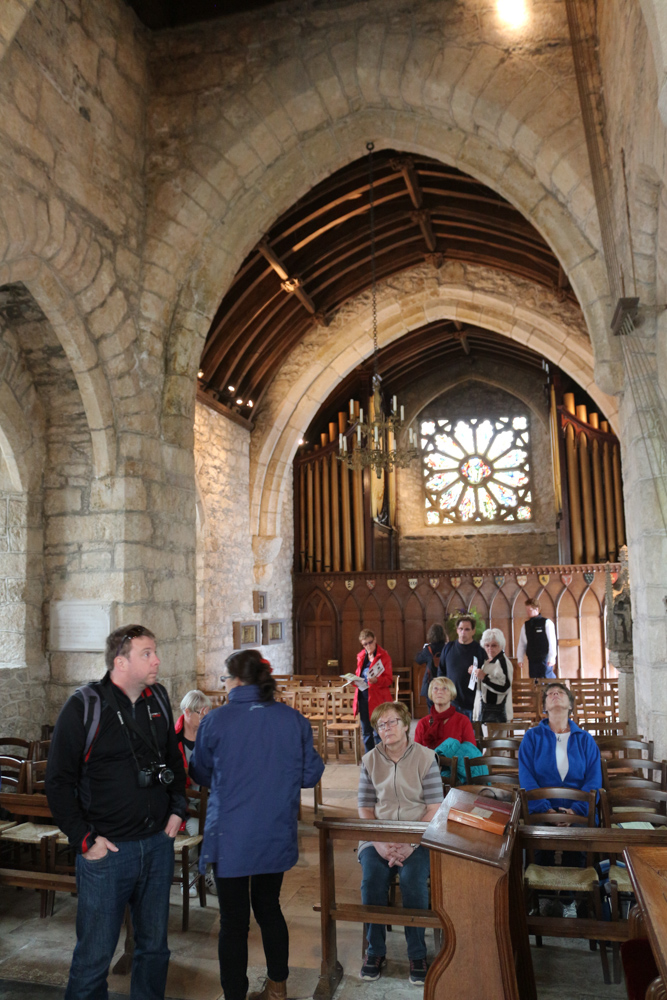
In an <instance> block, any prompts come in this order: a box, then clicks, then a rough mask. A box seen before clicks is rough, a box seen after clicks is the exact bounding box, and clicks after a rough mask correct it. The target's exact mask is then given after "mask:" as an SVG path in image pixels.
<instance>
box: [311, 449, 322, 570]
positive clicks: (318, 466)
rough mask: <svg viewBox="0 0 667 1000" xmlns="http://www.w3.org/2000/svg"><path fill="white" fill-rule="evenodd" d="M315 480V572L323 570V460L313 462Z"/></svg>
mask: <svg viewBox="0 0 667 1000" xmlns="http://www.w3.org/2000/svg"><path fill="white" fill-rule="evenodd" d="M313 466H314V468H313V479H314V480H315V490H314V493H315V503H314V507H315V519H314V520H315V572H316V573H321V572H322V462H321V461H315V462H313Z"/></svg>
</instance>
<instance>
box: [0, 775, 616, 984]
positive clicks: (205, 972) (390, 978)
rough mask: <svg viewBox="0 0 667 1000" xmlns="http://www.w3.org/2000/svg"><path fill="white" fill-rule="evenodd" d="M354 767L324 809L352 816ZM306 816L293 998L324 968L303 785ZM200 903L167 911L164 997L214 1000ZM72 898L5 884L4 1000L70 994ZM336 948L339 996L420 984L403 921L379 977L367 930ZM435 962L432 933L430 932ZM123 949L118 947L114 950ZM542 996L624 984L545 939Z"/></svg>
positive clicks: (352, 896) (0, 977) (213, 913)
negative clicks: (365, 945)
mask: <svg viewBox="0 0 667 1000" xmlns="http://www.w3.org/2000/svg"><path fill="white" fill-rule="evenodd" d="M357 775H358V770H357V768H356V766H355V765H354V764H353V763H331V764H328V765H327V769H326V774H325V777H324V783H323V784H324V811H325V814H326V815H329V816H334V815H335V816H356V801H355V793H356V784H357ZM303 805H304V819H303V822H302V823H301V824H300V857H299V863H298V864H297V866H296V867H295V868H293V869H292V871H291V872H288V873H287V875H286V877H285V882H284V888H283V893H282V897H281V899H282V904H283V910H284V913H285V917H286V919H287V922H288V926H289V930H290V969H291V972H290V979H289V988H288V993H289V996H290V997H291V998H295V1000H305V998H309V997H312V995H313V991H314V989H315V986H316V984H317V980H318V976H319V968H320V960H321V954H320V921H319V914H318V913H315V912H313V905H314V904H315V903H317V901H318V899H319V857H318V850H317V837H316V832H317V831H316V830H315V829H314V828H313V826H312V819H313V810H312V805H313V795H312V792H304V793H303ZM359 882H360V869H359V866H358V863H357V860H356V854H355V852H354V849H353V847H352V846H351V845H348V844H346V843H338V844H337V846H336V893H337V898H338V900H339V901H340V902H359ZM208 901H209V905H208V906H207V907H206V908H204V909H202V908H201V907H200V906H199V902H198V901H197V900H192V901H191V908H190V929H189V931H188V932H187V934H183V933H182V931H181V927H180V925H181V898H180V893H179V890H178V888H177V887H175V888H174V889H173V890H172V900H171V902H172V906H171V917H170V938H169V944H170V948H171V962H170V966H169V979H168V983H167V994H166V995H167V997H169V998H173V1000H218V998H219V997H220V996H221V990H220V982H219V979H218V961H217V933H218V919H217V908H216V899H215V897H213V896H209V897H208ZM75 913H76V900H75V899H72V898H71V897H69V896H64V895H62V894H59V895H58V896H57V897H56V907H55V912H54V915H53V916H52V917H50V918H47V919H46V920H41V919H40V917H39V900H38V897H37V894H35V893H31V892H27V891H18V890H15V889H9V890H2V891H0V1000H14V998H17V1000H18V998H30V1000H57V998H60V997H62V996H63V995H64V986H65V984H66V982H67V974H68V968H69V961H70V957H71V953H72V948H73V946H74V940H75V935H74V918H75ZM337 930H338V953H339V961H340V962H341V964H342V966H343V968H344V970H345V976H344V978H343V981H342V983H341V986H340V988H339V991H338V993H337V996H336V1000H361V998H362V996H363V1000H384V998H385V997H389V995H391V1000H408V998H412V1000H414V997H415V995H416V994H418V992H419V991H418V989H416V988H415V987H414V986H410V985H409V984H408V982H407V973H408V964H407V958H406V954H405V941H404V938H403V933H402V931H401V930H400V929H397V930H396V931H394V932H392V933H390V934H389V937H388V962H387V966H386V969H385V972H384V973H383V976H382V978H381V979H380V980H379V981H378V982H377V983H366V982H362V981H361V980H360V979H358V978H357V973H358V969H359V966H360V964H361V944H362V942H361V928H360V927H359V926H357V925H356V924H346V923H341V924H338V929H337ZM427 942H428V944H429V949H430V952H431V953H430V954H429V961H430V959H431V958H432V957H433V956H432V949H433V936H432V933H431V932H429V931H427ZM121 951H122V945H119V951H118V954H120V952H121ZM532 954H533V962H534V966H535V976H536V981H537V991H538V998H539V1000H569V998H570V997H576V998H577V1000H594V998H605V1000H621V998H624V997H625V996H626V993H625V987H624V986H623V985H622V984H621V985H619V986H605V985H604V983H603V981H602V972H601V967H600V958H599V955H598V954H597V953H596V952H590V951H589V949H588V943H587V942H577V941H575V942H571V941H564V940H562V939H555V938H545V942H544V947H542V948H539V949H538V948H533V949H532ZM249 964H250V968H249V978H250V988H251V989H254V988H255V987H256V984H259V983H260V982H261V980H262V978H263V975H264V966H263V952H262V946H261V939H260V935H259V930H258V928H257V926H256V925H255V924H254V923H253V924H252V926H251V931H250V943H249ZM109 989H110V994H109V996H110V998H111V1000H117V998H121V997H124V996H127V994H128V992H129V977H126V976H111V977H110V979H109Z"/></svg>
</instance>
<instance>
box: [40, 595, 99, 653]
mask: <svg viewBox="0 0 667 1000" xmlns="http://www.w3.org/2000/svg"><path fill="white" fill-rule="evenodd" d="M111 611H112V605H111V604H101V603H100V602H99V601H51V605H50V608H49V648H50V649H51V651H52V652H79V653H101V652H104V646H105V642H106V637H107V636H108V635H109V633H110V632H111Z"/></svg>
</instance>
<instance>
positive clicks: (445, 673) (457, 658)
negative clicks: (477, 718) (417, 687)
mask: <svg viewBox="0 0 667 1000" xmlns="http://www.w3.org/2000/svg"><path fill="white" fill-rule="evenodd" d="M474 635H475V619H474V618H473V617H472V616H469V615H461V617H460V618H459V619H458V621H457V623H456V636H457V637H456V639H455V640H454V641H453V642H448V643H447V644H446V646H445V648H444V649H443V651H442V656H441V657H440V664H439V666H438V676H439V677H449V679H450V680H451V681H453V682H454V684H455V686H456V699H455V700H454V702H453V704H454V707H455V708H456V710H457V711H458V712H463V714H464V715H467V716H468V718H469V719H470V720H471V721H472V711H473V708H474V706H475V686H474V685H473V686H472V688H471V687H470V673H469V670H470V667H471V666H474V664H475V660H476V661H477V666H478V667H481V665H482V664H483V663H484V661H485V660H486V653H485V652H484V650H483V649H482V647H481V646H480V644H479V643H478V642H477V640H476V639H475V638H474Z"/></svg>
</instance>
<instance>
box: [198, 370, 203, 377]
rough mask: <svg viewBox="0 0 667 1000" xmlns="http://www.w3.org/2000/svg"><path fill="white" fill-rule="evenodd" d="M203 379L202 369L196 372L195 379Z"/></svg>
mask: <svg viewBox="0 0 667 1000" xmlns="http://www.w3.org/2000/svg"><path fill="white" fill-rule="evenodd" d="M203 377H204V369H203V368H200V369H199V371H198V372H197V378H203Z"/></svg>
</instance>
